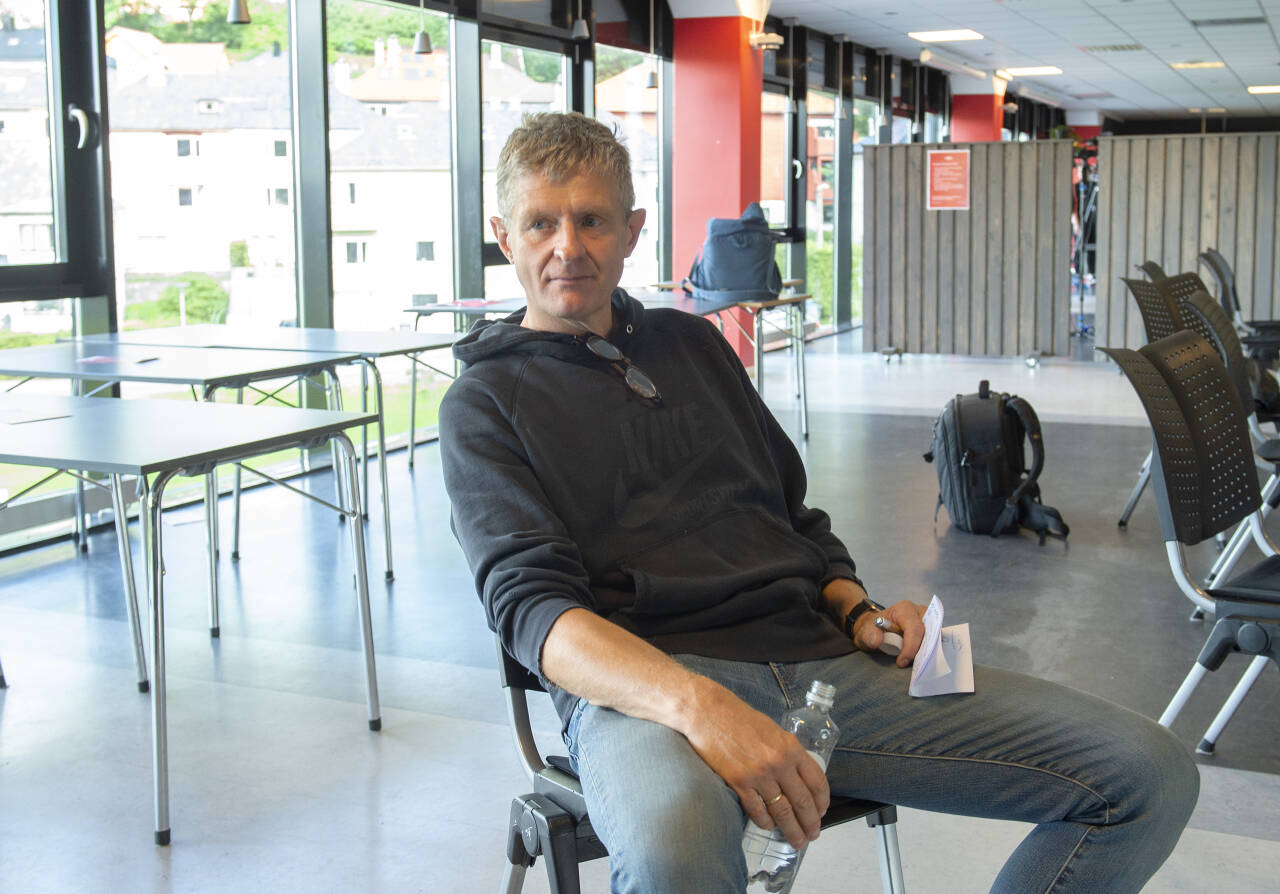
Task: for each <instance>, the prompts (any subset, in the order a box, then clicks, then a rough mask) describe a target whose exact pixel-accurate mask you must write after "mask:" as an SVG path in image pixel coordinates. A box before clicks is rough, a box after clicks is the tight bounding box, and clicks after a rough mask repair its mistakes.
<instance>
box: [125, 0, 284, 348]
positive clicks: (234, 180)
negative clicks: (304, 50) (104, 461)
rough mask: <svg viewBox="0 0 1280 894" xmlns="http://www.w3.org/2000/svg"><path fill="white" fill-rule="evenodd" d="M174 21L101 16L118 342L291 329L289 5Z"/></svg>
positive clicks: (142, 11)
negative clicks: (152, 334) (229, 327)
mask: <svg viewBox="0 0 1280 894" xmlns="http://www.w3.org/2000/svg"><path fill="white" fill-rule="evenodd" d="M179 7H180V11H179V12H173V13H172V18H171V17H170V13H169V12H168V10H169V9H170V7H169V6H164V7H161V6H159V5H152V4H142V3H139V4H123V3H122V4H109V5H108V10H109V12H108V15H107V23H106V24H107V28H108V31H107V36H106V43H107V56H108V61H109V66H108V70H109V77H108V83H107V86H108V95H109V103H110V108H111V132H110V134H109V138H110V141H111V146H110V148H111V193H112V214H113V217H114V230H115V234H114V235H115V266H116V277H117V283H116V289H117V294H118V295H119V312H120V315H121V319H120V320H119V321H118V322H119V325H120V328H121V329H122V330H124V329H136V328H151V327H156V326H177V325H185V324H190V323H210V322H215V323H216V322H225V323H232V324H242V325H254V326H279V325H281V324H282V323H286V324H291V323H293V322H295V321H296V320H297V299H296V287H295V281H294V263H295V259H294V226H293V203H294V201H295V197H294V196H293V195H292V193H293V149H292V142H293V137H292V133H291V105H292V104H291V92H290V86H289V52H290V48H289V28H288V16H287V4H286V3H285V2H283V0H278V2H271V0H255V2H254V3H253V4H252V12H253V24H252V25H251V26H237V25H228V24H227V22H226V7H225V5H224V4H220V3H211V4H209V5H208V6H203V5H202V4H196V5H194V7H191V5H190V4H179V5H175V6H173V7H172V8H173V9H174V10H178V9H179ZM156 10H162V11H156ZM188 12H190V20H189V21H188V18H187V16H188ZM281 150H283V151H281Z"/></svg>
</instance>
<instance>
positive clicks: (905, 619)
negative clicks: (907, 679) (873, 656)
mask: <svg viewBox="0 0 1280 894" xmlns="http://www.w3.org/2000/svg"><path fill="white" fill-rule="evenodd" d="M925 608H926V606H923V605H917V604H916V603H914V602H907V601H905V600H904V601H902V602H895V603H894V604H893V605H891V606H889V607H888V608H886V609H885V610H884V611H882V612H864V613H863V615H862V617H860V618H858V620H857V621H856V622H854V625H853V643H854V645H856V646H857V647H858V648H859V649H862V650H863V651H864V652H875V651H878V650H879V648H880V644H881V643H882V642H884V635H885V630H883V629H882V628H880V627H877V626H876V618H884V619H885V620H887V621H888V622H889V628H888V629H889V631H891V632H893V633H897V634H899V635H900V636H901V637H902V651H901V652H899V653H898V667H907V666H908V665H910V664H911V662H912V660H913V659H914V658H915V657H916V652H918V651H919V650H920V643H921V641H922V640H923V639H924V622H923V621H922V620H921V618H923V617H924V612H925Z"/></svg>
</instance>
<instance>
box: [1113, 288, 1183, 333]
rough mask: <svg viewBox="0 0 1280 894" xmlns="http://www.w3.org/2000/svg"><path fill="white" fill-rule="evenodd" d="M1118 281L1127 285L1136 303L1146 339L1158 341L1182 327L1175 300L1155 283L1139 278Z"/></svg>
mask: <svg viewBox="0 0 1280 894" xmlns="http://www.w3.org/2000/svg"><path fill="white" fill-rule="evenodd" d="M1120 281H1121V282H1123V283H1124V284H1125V285H1126V286H1128V287H1129V294H1130V295H1132V296H1133V300H1134V301H1136V302H1137V304H1138V313H1140V314H1142V325H1143V327H1144V328H1145V329H1146V330H1147V341H1149V342H1152V341H1158V340H1159V339H1162V338H1164V337H1165V336H1168V335H1173V333H1175V332H1177V331H1178V330H1179V329H1182V328H1183V324H1182V315H1181V314H1180V313H1179V312H1178V305H1177V302H1175V301H1171V300H1170V299H1169V298H1168V297H1167V296H1165V295H1164V294H1162V293H1161V292H1160V291H1159V290H1158V289H1156V286H1155V283H1150V282H1147V281H1145V280H1141V279H1126V278H1125V277H1123V276H1122V277H1120Z"/></svg>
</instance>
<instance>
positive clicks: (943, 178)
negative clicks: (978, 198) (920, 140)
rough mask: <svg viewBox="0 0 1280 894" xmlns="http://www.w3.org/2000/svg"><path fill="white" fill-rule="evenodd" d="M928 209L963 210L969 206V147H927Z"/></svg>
mask: <svg viewBox="0 0 1280 894" xmlns="http://www.w3.org/2000/svg"><path fill="white" fill-rule="evenodd" d="M928 156H929V180H928V195H927V199H928V209H929V210H930V211H965V210H967V209H968V207H969V150H968V149H929V150H928Z"/></svg>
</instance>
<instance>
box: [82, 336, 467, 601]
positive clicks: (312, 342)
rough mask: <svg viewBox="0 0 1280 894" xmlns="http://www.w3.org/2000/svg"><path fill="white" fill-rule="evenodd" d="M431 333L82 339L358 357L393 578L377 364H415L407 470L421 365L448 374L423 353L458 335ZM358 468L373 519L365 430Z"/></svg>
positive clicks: (236, 544) (236, 543)
mask: <svg viewBox="0 0 1280 894" xmlns="http://www.w3.org/2000/svg"><path fill="white" fill-rule="evenodd" d="M428 335H429V334H428V333H423V334H421V335H417V334H412V333H407V332H392V331H385V332H357V331H343V330H334V329H320V328H315V327H292V326H284V327H273V328H261V329H246V328H241V327H231V326H223V325H217V324H213V323H200V324H197V325H194V326H180V327H164V328H159V329H140V330H135V331H130V332H116V333H110V334H104V335H90V336H85V337H83V338H82V339H80V340H81V341H84V342H91V343H103V344H113V345H116V344H133V345H153V346H164V347H188V348H215V349H223V348H226V349H237V348H239V349H248V350H258V351H294V352H298V351H302V352H308V351H331V352H335V353H340V354H354V355H357V361H358V362H359V363H360V374H361V389H360V398H361V399H360V409H361V410H362V411H364V410H367V409H368V407H369V403H368V399H369V376H370V375H372V377H373V382H374V396H375V403H376V406H377V412H378V422H377V431H378V444H377V447H378V467H379V476H380V481H379V484H380V487H381V490H382V523H383V540H384V543H385V549H386V556H387V569H386V579H387V580H388V581H391V580H394V579H395V572H394V568H393V563H392V557H391V507H390V503H391V501H390V497H389V491H388V486H387V466H386V456H387V442H386V427H385V425H384V418H385V412H384V402H383V388H382V373H381V371H380V370H379V369H378V364H377V361H378V360H380V359H382V358H384V357H393V356H403V357H407V358H408V359H409V360H410V362H411V363H412V364H413V365H412V367H411V368H410V387H409V468H410V469H412V468H413V453H414V446H415V444H416V443H417V439H416V437H415V436H414V433H415V431H416V429H417V406H418V367H419V366H426V367H428V368H429V369H432V370H435V371H436V372H439V373H441V374H442V375H449V374H448V373H447V372H445V371H444V370H440V369H438V368H437V367H434V366H432V365H431V364H429V363H427V362H426V361H425V360H423V359H422V357H421V356H420V355H421V354H423V353H425V352H427V351H434V350H440V349H441V348H447V347H449V346H451V345H452V344H453V343H454V342H455V341H456V340H457V339H458V336H457V335H441V336H432V337H430V338H428V337H427V336H428ZM360 435H361V436H360V448H361V449H360V469H361V478H362V493H363V500H362V502H361V506H362V507H363V513H362V514H363V515H364V517H365V518H368V517H369V450H368V434H367V430H366V429H365V428H364V427H362V428H361V430H360ZM239 556H240V470H239V469H237V470H236V477H235V515H234V527H233V533H232V551H231V557H232V558H233V559H235V558H239Z"/></svg>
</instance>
